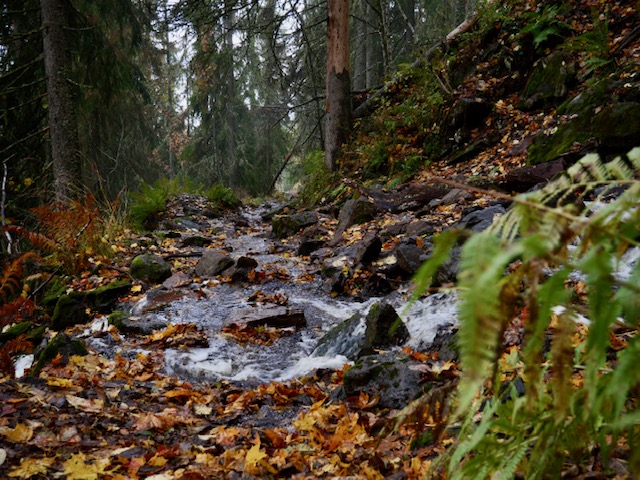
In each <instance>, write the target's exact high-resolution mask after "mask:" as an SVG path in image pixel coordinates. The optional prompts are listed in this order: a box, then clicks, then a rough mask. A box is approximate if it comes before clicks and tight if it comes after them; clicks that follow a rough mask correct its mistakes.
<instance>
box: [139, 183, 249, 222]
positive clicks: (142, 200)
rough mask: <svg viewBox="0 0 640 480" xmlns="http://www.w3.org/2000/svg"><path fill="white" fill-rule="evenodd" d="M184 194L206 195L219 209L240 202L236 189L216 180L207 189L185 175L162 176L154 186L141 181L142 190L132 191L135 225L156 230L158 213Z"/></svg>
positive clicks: (233, 205)
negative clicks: (168, 202) (172, 200)
mask: <svg viewBox="0 0 640 480" xmlns="http://www.w3.org/2000/svg"><path fill="white" fill-rule="evenodd" d="M180 193H191V194H199V195H204V196H205V197H207V198H208V199H209V201H210V202H211V204H212V207H213V208H215V209H221V210H222V209H227V208H235V207H237V206H239V205H240V201H239V199H238V197H237V196H236V194H235V192H234V191H233V190H231V189H230V188H227V187H225V186H223V185H221V184H217V183H215V184H213V185H211V186H210V187H208V188H206V187H205V186H204V185H202V184H199V183H194V182H193V181H191V180H190V179H185V178H182V177H176V178H173V179H167V178H161V179H159V180H157V181H156V182H155V183H154V184H153V185H149V184H147V183H143V184H141V185H140V190H139V191H138V192H134V193H131V194H130V199H131V206H130V214H131V218H132V220H133V221H134V223H135V225H136V226H137V227H138V228H141V229H144V230H153V229H155V228H156V224H157V220H158V215H159V214H160V213H162V212H163V211H164V210H165V208H166V206H167V201H168V200H169V199H170V198H171V197H172V196H174V195H177V194H180Z"/></svg>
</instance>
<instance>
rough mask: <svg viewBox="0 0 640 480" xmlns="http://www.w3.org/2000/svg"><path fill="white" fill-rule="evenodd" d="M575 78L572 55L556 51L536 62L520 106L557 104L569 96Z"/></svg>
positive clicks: (535, 106) (537, 106)
mask: <svg viewBox="0 0 640 480" xmlns="http://www.w3.org/2000/svg"><path fill="white" fill-rule="evenodd" d="M575 79H576V67H575V62H574V61H573V59H572V58H571V55H570V54H569V53H565V52H561V51H555V52H553V53H552V54H550V55H549V56H547V57H545V58H543V59H541V60H539V61H538V62H537V63H536V65H535V67H534V69H533V72H532V73H531V75H530V76H529V79H528V80H527V84H526V85H525V87H524V91H523V92H522V100H521V102H520V106H521V107H522V108H528V109H534V108H540V107H548V106H551V105H556V104H557V103H558V102H559V101H560V100H562V99H563V98H565V97H566V96H567V93H568V92H569V88H570V87H571V86H572V84H573V83H574V82H575Z"/></svg>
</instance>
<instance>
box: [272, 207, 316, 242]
mask: <svg viewBox="0 0 640 480" xmlns="http://www.w3.org/2000/svg"><path fill="white" fill-rule="evenodd" d="M317 222H318V214H317V213H316V212H301V213H294V214H293V215H275V216H274V217H273V219H272V220H271V231H272V232H273V235H274V236H275V237H276V238H286V237H289V236H291V235H294V234H296V233H298V232H299V231H300V230H302V229H303V228H305V227H309V226H311V225H315V224H316V223H317Z"/></svg>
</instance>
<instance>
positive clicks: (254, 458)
mask: <svg viewBox="0 0 640 480" xmlns="http://www.w3.org/2000/svg"><path fill="white" fill-rule="evenodd" d="M266 457H267V454H266V453H265V452H264V450H260V437H259V436H258V434H256V439H255V443H254V444H253V447H251V448H250V449H249V451H248V452H247V456H246V458H245V463H246V464H247V465H249V466H251V467H255V466H256V465H257V464H258V462H259V461H260V460H262V459H263V458H266Z"/></svg>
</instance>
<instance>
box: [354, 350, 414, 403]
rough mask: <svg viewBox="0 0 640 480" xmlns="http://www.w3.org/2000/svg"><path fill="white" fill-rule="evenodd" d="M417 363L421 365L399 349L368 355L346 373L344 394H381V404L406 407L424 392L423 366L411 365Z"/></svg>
mask: <svg viewBox="0 0 640 480" xmlns="http://www.w3.org/2000/svg"><path fill="white" fill-rule="evenodd" d="M413 364H416V365H419V364H418V362H416V361H414V360H412V359H411V358H410V357H409V356H408V355H406V354H404V353H399V352H387V353H383V354H380V355H367V356H364V357H362V358H360V359H359V360H358V361H357V362H356V363H355V365H353V366H352V367H351V368H349V369H347V370H346V371H345V372H344V375H343V385H344V395H345V396H346V397H354V396H358V395H360V393H367V394H368V395H369V398H375V397H379V399H380V400H379V403H378V406H379V407H382V408H393V409H400V408H404V407H406V406H407V404H409V403H410V402H411V401H412V400H414V399H416V398H418V397H419V396H420V395H421V393H422V388H421V387H422V384H423V383H424V382H422V379H421V373H420V371H419V369H417V368H416V369H413V368H410V367H411V366H412V365H413Z"/></svg>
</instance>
